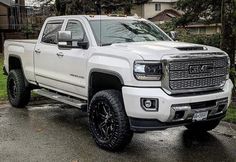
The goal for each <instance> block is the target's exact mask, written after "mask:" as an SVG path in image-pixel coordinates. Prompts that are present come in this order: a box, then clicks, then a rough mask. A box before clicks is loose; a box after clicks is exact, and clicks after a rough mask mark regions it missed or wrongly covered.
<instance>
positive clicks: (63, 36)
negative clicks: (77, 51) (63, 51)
mask: <svg viewBox="0 0 236 162" xmlns="http://www.w3.org/2000/svg"><path fill="white" fill-rule="evenodd" d="M57 41H58V43H57V44H58V47H59V48H82V49H88V48H89V42H88V41H84V40H81V39H72V33H71V31H59V32H58V33H57Z"/></svg>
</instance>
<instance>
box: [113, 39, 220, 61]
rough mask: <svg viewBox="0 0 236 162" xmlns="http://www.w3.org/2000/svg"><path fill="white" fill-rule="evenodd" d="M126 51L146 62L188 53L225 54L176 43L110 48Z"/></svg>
mask: <svg viewBox="0 0 236 162" xmlns="http://www.w3.org/2000/svg"><path fill="white" fill-rule="evenodd" d="M109 47H110V48H113V49H114V48H116V49H117V48H118V49H119V51H122V50H124V52H125V53H129V54H137V55H139V56H141V57H142V58H143V59H144V60H161V59H162V57H163V56H166V55H178V54H179V55H181V54H186V53H209V52H223V51H221V50H220V49H218V48H215V47H210V46H205V45H199V44H192V43H183V42H174V41H156V42H135V43H119V44H118V43H117V44H113V45H111V46H109Z"/></svg>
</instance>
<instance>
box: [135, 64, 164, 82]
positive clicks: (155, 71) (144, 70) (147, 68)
mask: <svg viewBox="0 0 236 162" xmlns="http://www.w3.org/2000/svg"><path fill="white" fill-rule="evenodd" d="M134 76H135V78H136V79H137V80H146V81H154V80H161V76H162V63H160V62H158V61H135V62H134Z"/></svg>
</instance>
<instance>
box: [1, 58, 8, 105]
mask: <svg viewBox="0 0 236 162" xmlns="http://www.w3.org/2000/svg"><path fill="white" fill-rule="evenodd" d="M2 67H3V56H2V55H1V54H0V68H1V70H0V101H3V100H6V98H7V93H6V76H4V75H3V71H2Z"/></svg>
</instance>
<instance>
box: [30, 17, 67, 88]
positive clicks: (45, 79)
mask: <svg viewBox="0 0 236 162" xmlns="http://www.w3.org/2000/svg"><path fill="white" fill-rule="evenodd" d="M63 22H64V20H51V21H48V22H47V23H46V24H45V27H44V31H43V33H41V34H40V36H41V40H38V42H37V44H36V47H35V52H34V63H35V64H34V65H35V79H36V81H37V82H38V83H39V84H40V85H43V86H44V87H48V88H57V87H58V85H57V83H58V75H59V74H58V70H57V67H56V66H55V63H56V60H57V59H58V56H57V54H58V53H59V52H60V50H59V49H58V46H57V32H58V31H60V30H61V29H62V26H63ZM40 36H39V38H40Z"/></svg>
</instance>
